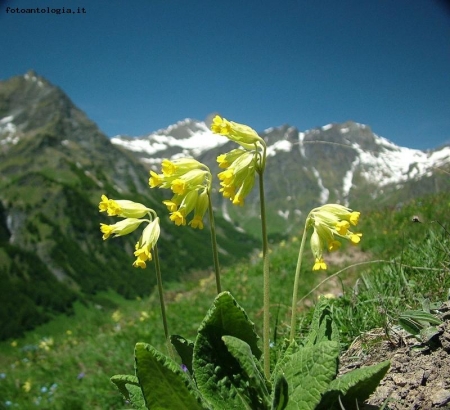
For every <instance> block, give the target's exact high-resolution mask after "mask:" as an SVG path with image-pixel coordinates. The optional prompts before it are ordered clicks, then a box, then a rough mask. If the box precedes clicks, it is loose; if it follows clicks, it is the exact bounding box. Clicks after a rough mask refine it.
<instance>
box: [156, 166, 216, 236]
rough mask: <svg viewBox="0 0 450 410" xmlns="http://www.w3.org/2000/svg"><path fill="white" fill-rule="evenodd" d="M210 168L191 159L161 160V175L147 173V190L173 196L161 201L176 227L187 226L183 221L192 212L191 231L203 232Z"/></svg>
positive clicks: (207, 202) (207, 201)
mask: <svg viewBox="0 0 450 410" xmlns="http://www.w3.org/2000/svg"><path fill="white" fill-rule="evenodd" d="M211 182H212V177H211V172H210V171H209V168H208V167H207V166H206V165H204V164H202V163H201V162H199V161H197V160H195V159H193V158H179V159H174V160H172V161H171V160H168V159H164V160H163V161H162V164H161V173H160V174H157V173H156V172H154V171H150V179H149V185H150V188H156V187H158V188H165V189H170V190H171V191H172V193H173V194H174V195H173V197H172V198H171V199H170V200H165V201H163V203H164V205H166V207H167V209H168V210H169V212H170V220H171V221H173V222H174V223H175V225H177V226H184V225H186V218H187V217H188V215H189V214H190V213H191V212H194V217H193V219H192V220H191V221H190V222H189V225H191V227H192V228H199V229H203V216H204V215H205V213H206V211H207V209H208V204H209V199H208V192H210V190H211Z"/></svg>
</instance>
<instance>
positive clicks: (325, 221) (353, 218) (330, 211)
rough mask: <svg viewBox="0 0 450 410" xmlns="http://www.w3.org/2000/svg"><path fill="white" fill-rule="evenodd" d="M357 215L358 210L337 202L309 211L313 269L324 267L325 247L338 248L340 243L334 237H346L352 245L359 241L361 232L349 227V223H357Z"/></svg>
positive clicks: (329, 248) (308, 221)
mask: <svg viewBox="0 0 450 410" xmlns="http://www.w3.org/2000/svg"><path fill="white" fill-rule="evenodd" d="M359 216H360V213H359V212H355V211H352V210H351V209H349V208H347V207H345V206H342V205H338V204H326V205H323V206H321V207H319V208H315V209H313V210H312V211H311V212H310V213H309V215H308V219H307V224H308V225H309V226H312V227H313V228H314V231H313V233H312V235H311V250H312V252H313V254H314V257H315V263H314V266H313V270H314V271H316V270H320V269H326V263H325V262H324V260H323V256H322V252H323V249H324V248H325V247H326V248H327V249H328V250H329V251H335V250H337V249H339V248H340V246H341V243H340V242H339V241H338V240H337V239H336V237H337V238H343V239H347V240H349V241H350V242H351V243H352V244H354V245H356V244H358V243H359V242H360V241H361V237H362V234H361V233H354V232H352V231H350V229H349V228H350V224H352V225H356V224H357V223H358V220H359Z"/></svg>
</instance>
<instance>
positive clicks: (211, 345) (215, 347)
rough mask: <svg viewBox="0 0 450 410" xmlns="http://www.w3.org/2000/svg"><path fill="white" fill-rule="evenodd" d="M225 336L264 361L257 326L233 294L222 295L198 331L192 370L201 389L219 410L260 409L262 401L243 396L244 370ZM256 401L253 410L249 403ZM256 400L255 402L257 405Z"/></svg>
mask: <svg viewBox="0 0 450 410" xmlns="http://www.w3.org/2000/svg"><path fill="white" fill-rule="evenodd" d="M223 336H234V337H235V338H238V339H241V340H242V341H244V342H245V343H247V344H248V345H249V347H250V350H251V353H252V355H253V356H255V357H256V359H259V358H260V357H261V351H260V349H259V348H258V346H257V342H258V336H257V334H256V333H255V330H254V325H253V323H252V322H251V321H250V320H249V319H248V317H247V315H246V313H245V312H244V310H243V309H242V308H241V307H240V306H239V305H238V304H237V302H236V301H235V300H234V298H233V297H232V296H231V294H230V293H229V292H222V293H220V294H219V295H218V296H217V297H216V299H215V301H214V304H213V306H212V307H211V308H210V310H209V311H208V313H207V315H206V317H205V319H204V320H203V322H202V324H201V325H200V328H199V330H198V334H197V338H196V340H195V345H194V359H193V362H192V367H193V370H194V377H195V380H196V382H197V386H198V389H199V390H200V391H201V393H202V395H203V396H204V397H205V398H206V399H207V400H208V401H209V402H210V403H212V404H213V406H214V407H217V408H239V409H258V408H260V407H258V398H257V397H253V396H252V395H251V396H250V397H249V395H248V394H246V395H244V396H242V394H243V393H242V392H243V391H245V380H244V379H243V378H242V373H243V369H242V367H241V365H240V363H239V361H238V360H237V359H236V358H235V357H233V355H232V354H231V353H230V352H229V351H228V349H227V347H226V346H225V343H224V341H223V340H222V337H223ZM249 400H250V401H252V405H253V404H254V406H255V407H252V406H251V405H249V404H248V401H249ZM253 400H255V401H253Z"/></svg>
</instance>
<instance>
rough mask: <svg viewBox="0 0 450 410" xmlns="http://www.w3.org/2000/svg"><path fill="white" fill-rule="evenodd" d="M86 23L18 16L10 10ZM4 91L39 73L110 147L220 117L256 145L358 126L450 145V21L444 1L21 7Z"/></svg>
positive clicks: (3, 46)
mask: <svg viewBox="0 0 450 410" xmlns="http://www.w3.org/2000/svg"><path fill="white" fill-rule="evenodd" d="M37 4H39V7H50V9H51V8H62V7H66V8H69V7H71V8H72V9H75V8H78V7H84V8H85V11H86V13H85V14H83V13H81V14H59V15H57V14H43V13H40V14H21V13H17V12H16V13H11V12H9V13H6V8H7V7H10V8H11V9H16V8H19V9H22V8H35V7H37ZM0 33H1V37H0V60H1V63H0V79H2V80H5V79H7V78H9V77H12V76H15V75H20V74H24V73H25V72H26V71H28V70H29V69H34V70H35V71H36V72H37V73H38V74H40V75H42V76H44V77H46V78H47V79H48V80H49V81H50V82H52V83H53V84H55V85H57V86H59V87H61V88H62V89H63V90H64V91H65V92H66V93H67V94H68V95H69V97H70V98H71V99H72V101H73V102H74V103H75V104H76V105H77V106H78V107H79V108H81V109H82V110H83V111H84V112H86V114H87V115H88V116H89V117H90V118H91V119H92V120H94V121H95V122H96V123H97V124H98V126H99V127H100V129H101V130H102V131H103V132H105V133H106V134H107V135H108V136H114V135H117V134H128V135H133V136H137V135H143V134H148V133H150V132H152V131H155V130H157V129H160V128H166V127H167V126H169V125H171V124H173V123H175V122H177V121H179V120H182V119H184V118H195V119H199V120H203V119H205V118H206V116H207V115H208V114H210V113H211V112H220V113H221V114H222V115H223V116H225V117H226V118H228V119H230V120H233V121H237V122H242V123H246V124H248V125H250V126H252V127H253V128H255V129H256V130H257V131H261V130H263V129H265V128H268V127H272V126H279V125H282V124H290V125H294V126H296V127H297V128H298V129H299V130H301V131H304V130H307V129H310V128H314V127H317V126H322V125H325V124H328V123H331V122H344V121H346V120H353V121H356V122H360V123H364V124H367V125H369V126H371V128H372V130H373V131H374V132H375V133H377V134H378V135H381V136H383V137H386V138H388V139H390V140H392V141H393V142H395V143H396V144H399V145H402V146H407V147H411V148H419V149H427V148H435V147H437V146H439V145H441V144H444V143H450V10H449V9H448V8H446V6H445V3H444V2H439V1H438V0H372V1H361V0H340V1H336V0H318V1H308V0H297V1H294V0H285V1H283V0H282V1H280V0H267V1H263V0H259V1H256V0H244V1H242V0H240V1H237V0H231V1H211V0H210V1H206V0H198V1H197V0H192V1H189V0H183V1H182V0H134V1H129V2H128V1H125V0H107V1H106V0H102V1H99V0H98V1H87V0H63V1H56V0H46V1H36V0H17V1H15V0H10V1H6V2H5V1H1V2H0Z"/></svg>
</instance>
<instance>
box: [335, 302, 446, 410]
mask: <svg viewBox="0 0 450 410" xmlns="http://www.w3.org/2000/svg"><path fill="white" fill-rule="evenodd" d="M440 311H441V312H442V313H443V315H442V318H443V319H444V322H443V323H442V324H441V325H439V326H438V327H437V329H438V331H439V333H438V334H437V335H436V336H435V337H434V338H433V339H432V341H431V343H429V344H427V345H423V344H420V343H419V342H418V341H417V339H415V338H413V337H411V336H410V335H409V334H408V333H406V332H405V331H403V330H397V331H396V332H395V334H394V332H392V334H391V340H383V339H386V336H385V332H384V331H383V330H382V329H376V330H374V331H372V332H370V333H368V334H365V335H364V336H361V337H360V338H358V339H357V340H355V342H354V343H353V344H352V346H350V348H349V349H348V351H347V352H346V353H345V354H344V355H343V356H342V357H341V362H340V373H341V374H344V373H346V372H348V371H350V370H353V369H355V368H359V367H362V366H368V365H372V364H376V363H380V362H382V361H384V360H387V359H389V360H390V361H391V367H390V369H389V371H388V373H387V374H386V376H385V378H384V379H383V380H382V381H381V383H380V385H379V386H378V389H377V390H376V392H375V393H374V394H373V395H372V396H371V397H370V398H369V400H368V401H367V402H366V406H365V407H363V409H366V410H368V409H378V408H380V407H381V406H382V405H383V404H385V403H386V402H387V403H388V404H387V405H386V406H385V407H384V409H385V410H388V409H389V410H427V409H450V302H447V303H446V304H445V305H444V306H443V308H442V309H440ZM369 346H370V347H369ZM363 347H364V348H363Z"/></svg>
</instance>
